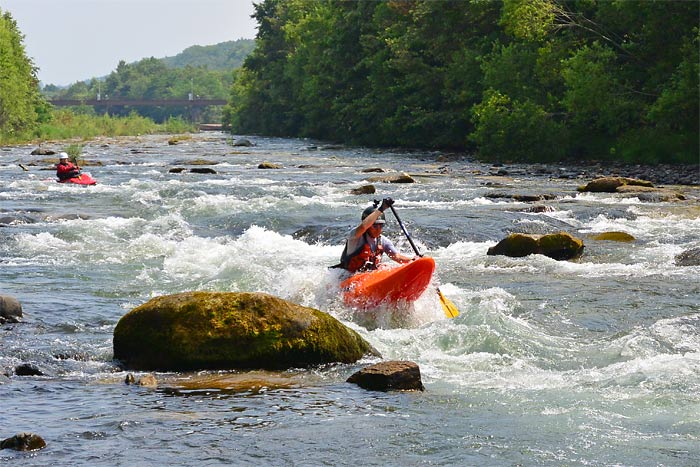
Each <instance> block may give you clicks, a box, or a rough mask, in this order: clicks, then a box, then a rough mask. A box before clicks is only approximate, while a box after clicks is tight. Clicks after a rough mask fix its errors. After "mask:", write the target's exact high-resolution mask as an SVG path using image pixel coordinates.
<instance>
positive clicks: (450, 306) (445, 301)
mask: <svg viewBox="0 0 700 467" xmlns="http://www.w3.org/2000/svg"><path fill="white" fill-rule="evenodd" d="M437 293H438V295H439V296H440V305H442V311H444V312H445V316H447V317H448V318H456V317H457V316H458V315H459V310H458V309H457V306H456V305H455V304H454V303H452V301H451V300H450V299H449V298H447V297H445V296H444V295H443V294H442V292H440V289H437Z"/></svg>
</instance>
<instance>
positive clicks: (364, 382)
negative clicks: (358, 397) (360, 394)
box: [347, 361, 425, 391]
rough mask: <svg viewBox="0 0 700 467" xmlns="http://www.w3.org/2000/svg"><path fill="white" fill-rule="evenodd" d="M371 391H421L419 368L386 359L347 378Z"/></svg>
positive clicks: (414, 365) (405, 362) (348, 380)
mask: <svg viewBox="0 0 700 467" xmlns="http://www.w3.org/2000/svg"><path fill="white" fill-rule="evenodd" d="M347 382H348V383H354V384H357V385H358V386H360V387H361V388H364V389H369V390H371V391H392V390H393V391H397V390H398V391H423V390H425V388H424V387H423V382H422V381H421V377H420V368H419V367H418V365H417V364H415V363H413V362H407V361H388V362H381V363H377V364H376V365H372V366H368V367H367V368H363V369H362V370H360V371H358V372H357V373H355V374H353V375H352V376H350V377H349V378H348V379H347Z"/></svg>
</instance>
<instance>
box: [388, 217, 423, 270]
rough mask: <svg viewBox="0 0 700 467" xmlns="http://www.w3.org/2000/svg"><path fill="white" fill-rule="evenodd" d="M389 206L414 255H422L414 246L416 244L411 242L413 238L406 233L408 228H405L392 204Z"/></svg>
mask: <svg viewBox="0 0 700 467" xmlns="http://www.w3.org/2000/svg"><path fill="white" fill-rule="evenodd" d="M389 208H391V212H393V213H394V217H395V218H396V221H397V222H398V223H399V226H400V227H401V230H403V233H404V235H406V238H407V239H408V243H410V244H411V247H412V248H413V251H415V252H416V255H418V256H421V257H422V256H423V255H421V254H420V252H419V251H418V248H416V244H415V243H413V239H412V238H411V236H410V235H409V234H408V230H406V227H404V225H403V222H401V218H400V217H399V214H398V213H397V212H396V209H394V206H389Z"/></svg>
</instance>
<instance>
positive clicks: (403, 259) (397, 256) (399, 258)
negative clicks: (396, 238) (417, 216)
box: [381, 237, 417, 263]
mask: <svg viewBox="0 0 700 467" xmlns="http://www.w3.org/2000/svg"><path fill="white" fill-rule="evenodd" d="M381 238H382V246H383V247H384V253H386V255H387V256H388V257H389V258H391V259H393V260H394V261H396V262H397V263H410V262H411V261H413V260H414V259H416V258H417V256H416V257H411V256H406V255H403V254H401V253H399V251H398V250H397V249H396V247H395V246H394V243H393V242H392V241H391V240H389V239H388V238H386V237H381Z"/></svg>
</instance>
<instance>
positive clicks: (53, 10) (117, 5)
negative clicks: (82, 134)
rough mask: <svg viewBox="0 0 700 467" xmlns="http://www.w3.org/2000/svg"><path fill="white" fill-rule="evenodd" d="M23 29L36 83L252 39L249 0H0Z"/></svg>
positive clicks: (77, 77) (76, 77) (73, 78)
mask: <svg viewBox="0 0 700 467" xmlns="http://www.w3.org/2000/svg"><path fill="white" fill-rule="evenodd" d="M256 3H259V0H256ZM0 10H2V12H3V13H4V12H6V11H9V12H10V14H11V15H12V17H13V18H14V19H15V21H17V25H18V27H19V29H20V31H21V32H22V34H24V47H25V50H26V52H27V55H28V56H29V57H30V58H31V59H32V60H33V61H34V65H36V66H37V67H39V79H40V80H41V82H42V84H57V85H66V84H72V83H74V82H76V81H82V80H84V79H88V78H92V77H98V76H105V75H108V74H109V73H110V72H112V71H114V70H115V69H116V67H117V64H118V63H119V60H124V61H126V62H127V63H130V62H135V61H138V60H140V59H142V58H148V57H156V58H162V57H171V56H173V55H177V54H178V53H180V52H182V51H183V50H184V49H186V48H187V47H190V46H192V45H211V44H218V43H219V42H225V41H231V40H236V39H241V38H246V39H253V38H254V37H255V33H256V27H257V24H256V22H255V21H254V20H253V19H252V18H251V17H250V15H251V14H252V13H253V0H0Z"/></svg>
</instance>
